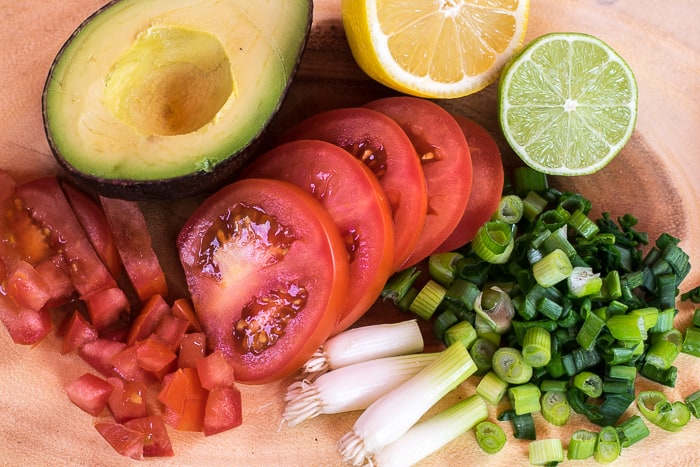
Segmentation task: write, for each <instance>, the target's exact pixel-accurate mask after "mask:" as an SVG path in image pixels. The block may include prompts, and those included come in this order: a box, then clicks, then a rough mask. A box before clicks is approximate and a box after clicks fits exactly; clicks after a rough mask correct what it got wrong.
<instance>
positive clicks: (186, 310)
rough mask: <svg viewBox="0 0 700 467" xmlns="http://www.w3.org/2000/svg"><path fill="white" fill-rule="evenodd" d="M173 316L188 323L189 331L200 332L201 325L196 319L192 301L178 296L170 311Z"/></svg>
mask: <svg viewBox="0 0 700 467" xmlns="http://www.w3.org/2000/svg"><path fill="white" fill-rule="evenodd" d="M170 312H171V313H172V314H173V316H175V317H177V318H181V319H184V320H185V321H187V322H188V323H189V328H188V331H189V332H202V325H201V324H200V323H199V319H197V315H196V314H195V312H194V307H193V306H192V302H191V301H190V300H189V299H187V298H178V299H177V300H175V301H174V302H173V305H172V307H171V311H170Z"/></svg>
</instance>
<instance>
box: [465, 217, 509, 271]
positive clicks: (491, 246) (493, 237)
mask: <svg viewBox="0 0 700 467" xmlns="http://www.w3.org/2000/svg"><path fill="white" fill-rule="evenodd" d="M514 233H515V232H514V226H512V225H510V224H507V223H505V222H497V221H489V222H486V223H485V224H483V225H482V226H481V227H479V230H477V232H476V235H475V236H474V239H473V240H472V249H473V251H474V253H475V254H476V255H477V256H478V257H479V258H481V259H483V260H484V261H486V262H488V263H491V264H505V263H506V262H507V261H508V259H509V258H510V254H511V252H512V251H513V247H514V246H515V235H514Z"/></svg>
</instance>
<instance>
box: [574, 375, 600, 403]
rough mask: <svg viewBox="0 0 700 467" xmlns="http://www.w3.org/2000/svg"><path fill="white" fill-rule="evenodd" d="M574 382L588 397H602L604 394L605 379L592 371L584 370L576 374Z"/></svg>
mask: <svg viewBox="0 0 700 467" xmlns="http://www.w3.org/2000/svg"><path fill="white" fill-rule="evenodd" d="M573 384H574V386H575V387H577V388H579V389H580V390H581V392H583V393H584V394H585V395H587V396H588V397H600V395H601V394H603V380H602V378H601V377H600V376H598V375H597V374H595V373H593V372H592V371H582V372H581V373H579V374H577V375H576V376H574V381H573Z"/></svg>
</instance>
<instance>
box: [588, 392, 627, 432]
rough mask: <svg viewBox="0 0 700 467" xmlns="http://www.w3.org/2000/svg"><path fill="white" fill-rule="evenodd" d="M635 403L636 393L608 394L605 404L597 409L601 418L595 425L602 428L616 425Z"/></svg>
mask: <svg viewBox="0 0 700 467" xmlns="http://www.w3.org/2000/svg"><path fill="white" fill-rule="evenodd" d="M633 402H634V392H627V393H621V394H606V395H605V399H604V400H603V403H602V404H600V406H599V407H598V409H597V410H598V416H599V418H598V420H597V421H594V423H596V424H597V425H600V426H605V425H616V424H617V422H618V421H619V420H620V417H622V415H624V413H625V411H626V410H627V409H628V408H629V406H630V405H631V404H632V403H633Z"/></svg>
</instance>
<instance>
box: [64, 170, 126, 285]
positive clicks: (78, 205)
mask: <svg viewBox="0 0 700 467" xmlns="http://www.w3.org/2000/svg"><path fill="white" fill-rule="evenodd" d="M61 186H62V187H63V192H64V193H65V195H66V198H67V199H68V202H69V203H70V205H71V207H72V208H73V212H75V215H76V217H77V218H78V221H79V222H80V225H82V227H83V229H84V230H85V233H86V234H87V237H88V239H89V240H90V243H92V246H93V247H94V248H95V252H97V255H98V256H99V257H100V259H102V262H104V264H105V266H107V269H108V270H109V272H111V273H112V277H114V278H115V279H118V278H119V275H120V274H121V271H122V260H121V258H119V252H118V251H117V246H116V245H115V243H114V236H113V235H112V231H111V230H110V229H109V224H108V223H107V218H106V217H105V214H104V211H102V209H101V208H100V205H99V203H97V201H95V200H94V199H93V198H91V197H90V196H88V195H87V194H85V193H83V192H82V191H80V190H79V189H77V188H76V187H74V186H73V185H70V184H68V183H62V185H61Z"/></svg>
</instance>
